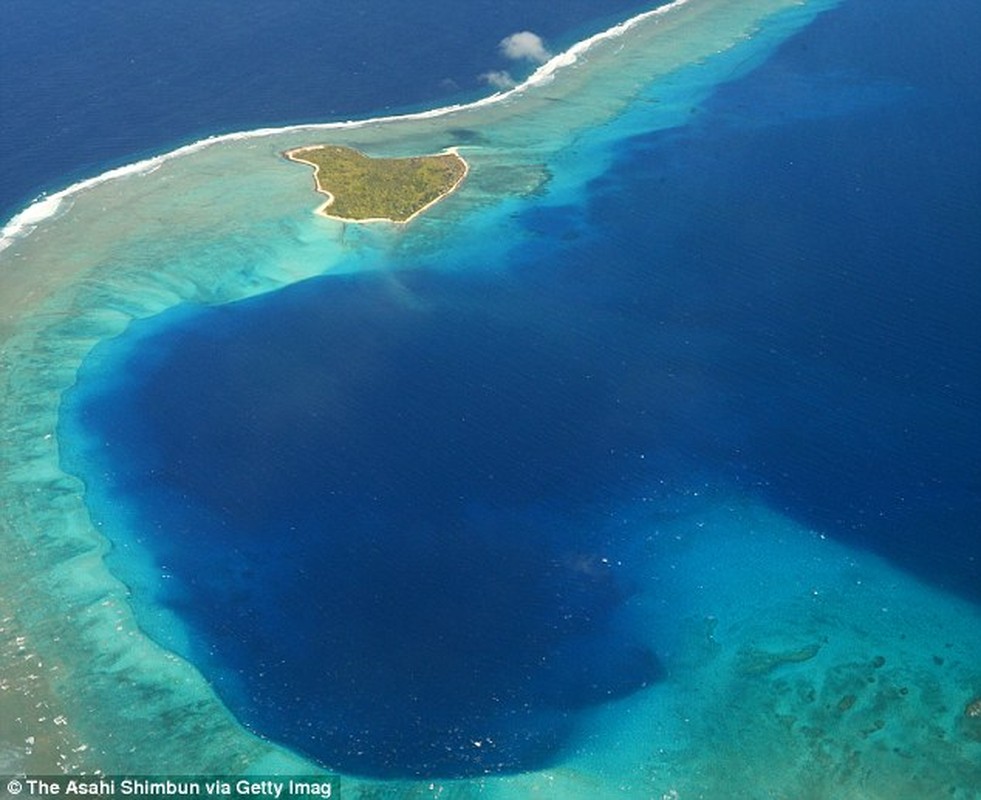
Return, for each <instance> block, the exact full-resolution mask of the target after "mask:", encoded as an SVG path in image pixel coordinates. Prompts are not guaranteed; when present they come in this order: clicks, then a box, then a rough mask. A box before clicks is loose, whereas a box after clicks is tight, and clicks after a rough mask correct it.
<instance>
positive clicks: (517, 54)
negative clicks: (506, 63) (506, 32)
mask: <svg viewBox="0 0 981 800" xmlns="http://www.w3.org/2000/svg"><path fill="white" fill-rule="evenodd" d="M499 47H500V49H501V53H503V54H504V55H505V56H506V57H507V58H510V59H513V60H515V61H519V60H521V59H526V60H528V61H534V62H535V63H536V64H544V63H545V62H546V61H548V60H549V59H550V58H551V57H552V54H551V53H549V52H548V49H547V48H546V47H545V42H543V41H542V37H541V36H539V35H538V34H537V33H532V32H531V31H520V32H518V33H512V34H511V35H510V36H507V37H505V38H504V39H502V40H501V44H500V45H499Z"/></svg>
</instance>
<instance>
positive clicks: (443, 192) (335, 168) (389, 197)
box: [284, 145, 468, 223]
mask: <svg viewBox="0 0 981 800" xmlns="http://www.w3.org/2000/svg"><path fill="white" fill-rule="evenodd" d="M284 155H285V156H286V157H287V158H289V159H290V160H292V161H299V162H301V163H303V164H309V165H310V166H312V167H313V169H314V180H315V181H316V185H317V191H318V192H321V193H322V194H325V195H327V202H326V203H324V204H323V205H322V206H321V207H320V208H319V209H318V211H319V212H320V213H321V214H324V215H325V216H328V217H331V218H334V219H341V220H345V221H353V222H370V221H376V220H387V221H390V222H399V223H406V222H409V221H410V220H412V219H413V218H414V217H416V216H418V215H419V214H421V213H422V212H423V211H425V210H426V209H427V208H429V207H430V206H432V205H433V204H434V203H437V202H439V201H440V200H442V199H443V198H444V197H446V196H447V195H448V194H450V193H451V192H452V191H454V190H455V189H456V188H457V187H458V186H459V185H460V184H461V183H462V182H463V179H464V178H465V177H466V175H467V170H468V165H467V162H466V161H464V160H463V158H461V157H460V155H459V153H457V152H456V150H453V149H450V150H447V151H446V152H444V153H440V154H437V155H426V156H415V157H412V158H372V157H370V156H367V155H365V154H364V153H361V152H359V151H358V150H355V149H353V148H351V147H342V146H339V145H315V146H312V147H301V148H297V149H294V150H288V151H287V152H286V153H285V154H284Z"/></svg>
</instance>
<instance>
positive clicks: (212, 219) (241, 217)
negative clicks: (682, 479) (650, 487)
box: [0, 0, 831, 797]
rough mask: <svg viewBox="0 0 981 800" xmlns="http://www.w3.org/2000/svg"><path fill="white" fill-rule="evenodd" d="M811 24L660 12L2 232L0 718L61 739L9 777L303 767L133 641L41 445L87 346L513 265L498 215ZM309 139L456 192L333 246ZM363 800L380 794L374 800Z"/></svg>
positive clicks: (107, 185)
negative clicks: (538, 60)
mask: <svg viewBox="0 0 981 800" xmlns="http://www.w3.org/2000/svg"><path fill="white" fill-rule="evenodd" d="M737 5H738V7H735V6H737ZM829 5H831V3H827V2H814V3H808V4H803V5H801V4H797V3H790V2H780V1H779V0H770V1H768V2H750V3H740V4H727V3H722V2H710V1H706V2H700V0H688V2H681V3H675V4H672V6H671V7H670V8H669V9H668V10H662V11H658V12H655V13H652V14H650V15H645V16H642V17H638V18H637V19H636V20H635V21H634V22H633V23H632V24H629V25H624V26H620V27H619V28H618V29H616V31H615V32H614V33H613V34H611V35H608V36H601V37H596V38H595V40H592V41H591V43H590V46H589V47H585V46H584V47H577V48H574V49H573V51H570V54H566V55H563V56H558V57H556V59H553V61H552V62H550V64H549V65H546V67H545V68H543V69H542V70H541V71H540V72H539V73H537V74H536V76H535V77H534V78H533V79H532V80H531V81H529V83H528V84H526V85H525V86H523V87H521V88H520V89H519V90H517V91H515V92H513V93H509V94H507V95H505V96H502V97H499V98H496V99H492V100H488V101H483V102H480V103H476V104H474V105H472V106H467V107H460V108H453V109H444V110H438V111H434V112H430V113H426V114H419V115H410V116H406V117H401V118H398V119H391V120H369V121H364V122H358V123H351V124H339V125H324V126H305V127H298V128H290V129H283V130H278V131H255V132H251V133H246V134H238V135H233V136H228V137H221V138H220V139H216V140H212V141H205V142H201V143H198V144H196V145H192V146H190V147H188V148H183V149H182V150H181V151H178V152H176V153H174V154H171V155H167V156H161V157H159V158H156V159H151V160H149V161H147V162H143V163H141V164H139V165H134V166H133V167H131V168H124V169H123V170H119V171H116V172H115V173H114V174H113V175H106V176H101V177H100V178H96V179H93V180H92V181H89V182H85V183H84V184H83V185H79V186H77V187H74V188H72V189H70V190H67V191H66V192H65V193H62V194H61V195H60V196H56V197H55V198H49V199H48V200H46V201H43V202H44V205H42V206H38V207H32V209H28V211H27V212H25V213H24V214H22V215H20V216H19V217H18V218H17V219H16V220H15V221H14V223H12V224H11V225H10V226H8V227H7V228H6V229H5V235H8V236H9V238H8V240H7V242H6V243H7V245H8V246H7V248H6V250H5V251H4V252H3V255H2V256H0V259H2V261H0V282H2V288H0V297H2V298H3V301H2V302H3V307H2V314H3V317H2V320H0V325H2V327H0V336H2V337H3V339H2V341H3V364H4V371H3V376H2V378H0V380H2V381H3V393H4V395H3V396H4V403H3V407H2V411H0V413H2V414H3V415H4V419H3V421H2V424H0V430H2V433H0V436H2V437H3V438H2V440H0V459H2V463H3V467H4V474H5V476H6V482H5V485H4V487H3V492H4V495H5V497H4V503H3V508H4V512H3V516H2V517H0V540H2V542H3V551H4V553H5V556H6V558H5V559H4V562H3V564H0V591H2V595H0V597H2V599H0V614H2V616H3V618H4V629H5V630H4V635H5V636H7V635H8V634H9V638H10V641H12V642H14V643H15V646H13V647H12V649H11V653H10V656H11V660H12V662H13V663H15V664H16V665H17V667H16V672H15V673H14V674H13V677H12V678H11V680H12V681H13V685H14V687H15V692H14V693H12V694H11V693H8V695H7V697H6V698H4V699H3V700H2V702H4V703H12V704H13V705H12V706H11V708H13V709H14V710H15V714H14V715H12V717H11V718H13V716H17V717H18V718H19V717H20V716H25V717H26V713H23V714H22V713H17V704H22V706H23V709H25V710H26V709H28V708H31V707H34V706H35V704H37V703H43V704H45V706H46V707H47V708H49V709H50V715H49V718H50V719H56V718H57V719H63V720H64V721H65V724H63V725H62V724H58V725H55V726H52V725H51V724H50V723H49V724H48V725H47V727H44V725H42V726H41V727H42V728H44V732H43V733H42V734H41V735H40V736H38V735H37V730H35V728H36V727H37V726H36V725H35V724H34V723H33V722H31V723H30V724H28V723H24V724H23V726H20V725H19V726H18V727H17V728H16V730H15V734H19V733H21V732H22V730H23V733H24V736H23V737H21V738H26V737H27V736H32V737H36V740H37V742H38V746H36V747H35V748H34V750H33V752H32V753H30V754H25V753H23V752H21V751H17V752H15V753H11V754H10V755H5V756H4V757H5V758H8V759H9V760H10V766H11V771H14V770H21V769H23V770H24V771H29V772H35V773H36V772H45V771H51V768H52V766H57V767H58V768H65V769H74V770H78V769H91V768H99V769H102V770H104V771H114V770H119V771H122V770H125V771H129V772H140V771H147V772H161V771H175V772H200V773H207V772H214V773H230V772H236V771H251V772H254V773H262V772H266V771H273V770H280V769H282V770H291V769H295V770H302V769H306V767H305V766H304V765H303V764H302V763H301V762H300V761H299V760H298V759H296V758H295V757H294V756H292V755H291V754H289V753H287V752H284V751H282V750H279V749H277V748H275V747H273V746H272V745H270V744H268V743H266V742H264V741H261V740H259V739H257V738H255V737H253V736H251V735H250V734H249V733H247V732H246V731H244V730H243V729H242V728H241V727H240V726H239V725H238V724H237V723H236V721H235V720H234V719H232V718H231V716H230V715H229V714H228V713H227V712H226V711H225V710H224V708H223V707H222V705H221V703H220V702H219V701H218V700H217V699H216V698H215V696H214V695H213V693H212V691H211V688H210V687H209V686H208V685H207V684H206V682H205V681H203V680H202V679H201V678H200V676H199V675H198V674H197V672H196V671H195V670H194V669H193V668H191V667H190V666H189V665H188V664H186V663H185V662H183V661H182V660H180V659H179V658H177V657H175V656H174V655H173V654H171V653H169V652H167V651H165V650H164V649H162V648H160V647H158V646H157V645H155V644H154V643H153V642H151V641H150V640H149V639H147V638H146V637H145V636H144V635H143V634H142V633H141V632H140V631H139V629H138V628H137V626H136V625H135V623H134V621H133V618H132V615H131V613H130V611H129V608H128V601H127V597H126V589H125V587H123V586H122V585H120V584H119V583H118V582H116V581H114V580H113V579H112V578H111V576H110V575H109V574H108V572H107V571H106V569H105V566H104V563H103V556H104V555H105V550H106V544H105V542H104V540H103V539H102V537H101V536H100V535H99V534H98V532H97V531H95V530H93V529H92V527H91V525H90V524H89V522H88V519H87V515H86V511H85V507H84V504H83V501H82V487H81V485H80V484H79V482H78V481H77V480H75V479H72V478H70V477H68V476H66V475H64V474H63V473H62V472H61V470H60V468H59V462H58V451H57V447H58V443H57V441H56V439H55V437H54V432H55V425H56V421H57V409H58V403H59V398H60V395H61V393H62V392H63V391H64V390H65V389H66V388H68V387H69V386H70V385H71V383H72V382H73V380H74V376H75V370H76V369H77V366H78V364H79V363H80V361H81V359H82V358H83V357H84V356H85V355H86V353H88V352H89V350H91V348H92V346H93V345H94V344H95V343H97V342H98V341H101V340H103V339H106V338H109V337H111V336H113V335H115V334H117V333H119V332H120V331H122V330H123V329H124V328H125V327H126V326H127V325H128V323H129V322H130V321H131V320H133V319H136V318H142V317H147V316H151V315H153V314H156V313H159V312H161V311H163V310H165V309H167V308H170V307H172V306H174V305H177V304H179V303H183V302H196V303H209V304H216V303H225V302H230V301H233V300H237V299H241V298H244V297H248V296H251V295H255V294H258V293H262V292H266V291H270V290H273V289H276V288H278V287H281V286H284V285H287V284H290V283H292V282H294V281H297V280H301V279H303V278H306V277H310V276H314V275H320V274H322V273H324V272H326V271H330V270H333V271H334V272H345V271H358V270H364V269H384V268H385V265H386V263H387V260H388V257H389V254H391V253H393V252H399V253H411V254H412V255H413V256H414V257H415V258H416V259H417V260H418V261H419V262H421V263H424V264H425V263H430V264H432V263H435V262H436V260H437V259H438V254H439V253H440V252H441V251H442V250H443V249H444V248H448V247H452V248H453V249H454V251H455V252H466V251H468V250H470V251H473V252H476V251H478V250H479V249H480V246H481V245H480V243H481V241H482V240H483V239H484V238H485V237H487V236H491V235H493V236H495V237H505V238H507V240H508V241H509V243H510V245H511V246H512V247H515V248H517V247H521V246H523V244H524V243H525V238H524V236H525V235H524V234H522V233H521V232H520V231H519V230H518V229H517V228H515V227H514V226H513V225H512V224H511V223H510V222H509V219H510V216H509V215H510V212H511V211H512V210H513V209H514V208H516V207H519V206H522V205H525V204H528V203H534V202H535V197H536V195H537V194H540V193H547V194H551V195H554V196H561V195H562V194H563V193H565V192H576V191H582V190H583V188H584V187H585V185H586V183H587V182H588V181H589V180H590V179H591V178H593V177H595V176H597V175H599V174H600V173H602V171H603V168H604V165H605V164H606V163H608V161H609V159H610V158H611V157H612V153H613V151H614V147H615V145H616V143H617V142H618V141H621V140H622V139H624V138H626V137H629V136H630V135H632V134H633V133H635V132H641V131H649V130H653V129H657V128H663V127H673V126H678V125H681V124H684V121H685V119H686V118H687V116H688V113H689V109H690V108H691V106H692V105H693V104H696V103H697V102H698V101H699V100H700V99H701V98H702V97H704V96H705V95H706V94H707V93H708V92H710V91H711V89H712V88H713V86H715V85H716V84H717V83H719V82H720V81H723V80H725V79H727V78H728V77H730V76H732V75H734V74H736V73H738V71H740V70H745V69H747V68H748V67H749V66H751V65H752V64H753V63H756V62H757V61H758V60H759V59H760V58H761V57H762V55H763V54H765V53H766V52H768V51H769V49H770V48H772V47H773V46H775V45H776V44H777V43H779V42H780V41H782V40H783V39H784V38H786V37H787V36H788V35H790V34H791V33H793V32H794V31H795V30H797V29H799V28H800V27H801V26H802V25H804V24H806V23H807V22H808V21H809V20H810V19H811V18H812V17H813V16H814V15H815V14H816V13H818V11H820V10H822V9H823V8H825V7H828V6H829ZM321 142H323V143H333V142H336V143H343V144H345V145H349V146H354V147H357V148H359V149H361V150H364V151H365V152H369V153H373V154H378V155H388V156H401V155H414V154H418V153H425V152H437V151H439V150H442V149H443V148H445V147H449V146H457V147H459V148H460V149H461V152H462V153H463V154H464V155H465V157H466V158H467V159H468V161H469V162H470V163H471V165H472V174H471V176H470V177H469V178H468V181H467V183H466V184H465V185H464V186H463V187H461V189H460V191H459V192H457V193H456V194H454V195H453V196H452V197H450V198H448V199H447V200H446V201H445V202H444V203H441V204H440V205H439V206H437V207H435V208H433V209H432V210H431V211H430V212H429V213H428V214H427V216H425V217H423V218H420V219H419V220H417V221H416V222H414V223H413V225H412V227H411V228H410V229H408V230H407V231H404V232H400V233H398V234H396V233H395V232H393V231H392V230H391V229H388V228H385V227H382V228H367V227H360V226H344V225H343V224H340V223H338V222H335V221H330V220H325V219H322V218H318V217H315V216H314V215H313V213H312V212H313V209H314V208H315V207H316V205H317V204H318V201H317V198H316V197H315V196H313V195H312V193H311V191H310V188H309V179H308V175H307V174H306V171H305V170H304V169H303V168H300V167H297V165H290V164H288V163H286V162H285V161H284V160H282V159H281V158H280V156H279V154H280V153H281V152H282V151H284V150H286V149H289V148H292V147H298V146H304V145H309V144H314V143H321ZM29 230H30V231H32V232H31V234H30V235H29V236H26V237H25V236H23V234H24V233H26V232H28V231H29ZM749 516H752V515H749ZM711 638H712V636H711V635H708V636H706V637H705V640H706V642H708V643H709V644H708V645H707V646H710V644H711ZM805 644H810V643H805ZM779 647H780V645H779V643H778V644H774V645H773V647H772V648H771V649H773V650H778V651H779ZM6 655H7V654H6V653H5V656H6ZM39 661H40V662H42V663H41V664H38V663H37V662H39ZM7 698H10V699H7ZM93 708H96V709H99V712H98V713H97V714H93V713H92V711H91V709H93ZM612 715H613V713H612V712H610V716H612ZM35 717H36V715H35V716H34V717H32V719H33V718H35ZM636 719H637V712H636V711H635V712H634V716H633V720H636ZM161 720H165V721H166V723H167V724H166V726H164V725H161ZM631 724H637V723H636V722H632V723H631ZM611 725H612V727H614V728H615V727H616V723H611ZM632 752H633V751H632ZM621 767H622V768H623V769H621ZM646 768H647V765H645V764H643V763H640V762H638V763H633V764H630V765H627V766H624V765H622V764H621V765H619V766H618V768H617V771H616V772H615V773H614V772H610V773H608V775H604V774H603V770H602V769H600V768H595V767H591V765H590V764H589V763H588V762H586V763H580V764H578V765H576V767H575V769H573V768H571V767H570V768H566V767H562V766H560V767H557V768H556V769H554V770H549V771H548V772H547V774H546V773H541V774H532V775H528V776H514V777H510V778H503V777H502V778H486V779H483V780H481V781H475V782H473V783H470V782H459V783H455V784H452V785H451V786H450V788H448V790H447V792H452V793H453V794H452V796H460V797H464V796H470V795H471V794H476V793H477V792H478V791H479V792H481V794H482V796H508V795H510V794H512V793H513V794H515V796H527V793H528V791H530V790H531V789H533V788H536V789H539V790H540V791H543V792H548V793H549V794H548V796H555V797H563V796H578V795H579V794H581V792H582V790H583V788H584V787H589V789H590V793H592V794H594V795H596V796H603V794H604V793H606V794H609V795H610V796H613V795H619V794H620V789H619V785H620V784H621V783H623V784H624V785H627V784H629V785H632V786H633V787H634V790H635V791H636V790H637V787H638V786H639V785H640V783H641V776H642V774H644V771H645V769H646ZM683 768H684V766H682V769H683ZM623 770H626V772H624V771H623ZM631 770H633V771H634V773H633V774H632V775H631V774H627V773H630V771H631ZM613 774H616V775H617V778H618V780H614V779H613V777H612V775H613ZM645 777H646V775H645ZM631 780H633V781H635V782H634V783H632V784H630V781H631ZM665 780H668V779H665ZM658 785H659V786H660V785H661V784H658ZM664 785H665V786H668V785H670V781H669V782H668V783H665V784H664ZM355 786H356V784H355V782H354V781H351V782H350V783H349V784H347V786H346V787H345V791H346V792H348V791H350V792H353V791H354V787H355ZM365 786H366V787H370V784H367V783H366V784H365ZM404 788H405V791H406V793H409V792H412V791H415V790H416V789H419V788H424V787H413V786H411V785H409V784H406V785H405V787H404ZM383 791H387V792H391V793H392V794H393V796H394V795H395V794H396V793H397V787H395V786H394V785H392V784H385V785H384V789H383ZM626 793H627V794H628V795H629V794H630V790H629V789H627V790H626ZM443 796H447V795H446V794H444V795H443Z"/></svg>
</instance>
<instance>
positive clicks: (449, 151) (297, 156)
mask: <svg viewBox="0 0 981 800" xmlns="http://www.w3.org/2000/svg"><path fill="white" fill-rule="evenodd" d="M319 147H320V145H308V146H305V147H294V148H292V149H290V150H286V151H284V152H283V156H284V157H286V158H288V159H289V160H290V161H295V162H296V163H298V164H306V165H307V166H309V167H313V182H314V186H315V188H316V191H317V192H319V193H320V194H322V195H324V196H326V198H327V200H326V201H325V202H324V203H322V204H321V205H319V206H318V207H317V208H316V209H315V211H314V213H316V214H319V215H320V216H322V217H326V218H327V219H332V220H336V221H337V222H355V223H361V224H365V223H370V222H388V223H391V224H393V225H408V224H409V223H410V222H412V220H414V219H415V218H416V217H418V216H419V215H420V214H423V213H425V212H426V211H427V210H428V209H430V208H432V207H433V206H434V205H436V204H437V203H439V202H442V201H443V200H445V199H446V198H447V197H449V196H450V195H451V194H453V193H454V192H455V191H456V190H457V189H459V188H460V186H461V185H463V182H464V180H466V177H467V175H468V174H470V163H469V162H468V161H467V160H466V159H465V158H464V157H463V156H461V155H460V148H459V147H447V148H446V149H445V150H442V151H440V152H439V153H428V154H426V155H423V156H416V158H435V157H437V156H443V155H452V156H456V158H457V160H459V162H460V163H461V164H462V165H463V174H462V175H460V177H459V178H457V179H456V181H455V182H454V183H453V185H452V186H451V187H450V188H449V189H447V190H446V191H445V192H443V193H441V194H440V195H439V196H438V197H435V198H433V199H432V200H430V201H429V202H428V203H426V204H425V205H424V206H422V207H421V208H419V209H417V210H416V211H414V212H413V213H412V214H410V215H409V216H408V217H406V218H405V219H392V218H391V217H365V218H362V219H356V218H354V217H341V216H338V215H336V214H330V213H328V211H327V209H328V208H330V206H332V205H333V204H334V202H335V200H336V199H337V198H336V197H334V195H333V193H331V192H330V191H329V190H328V189H326V188H325V187H324V185H323V184H322V183H321V182H320V165H319V164H317V163H316V162H313V161H307V160H306V159H304V158H303V157H302V154H303V153H305V152H307V151H308V150H316V149H318V148H319ZM352 149H353V148H352ZM356 152H358V153H360V152H361V151H360V150H358V151H356ZM361 155H364V153H361Z"/></svg>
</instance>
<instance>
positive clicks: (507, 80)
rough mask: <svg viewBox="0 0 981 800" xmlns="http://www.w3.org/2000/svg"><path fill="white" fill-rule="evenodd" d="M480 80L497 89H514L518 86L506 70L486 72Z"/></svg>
mask: <svg viewBox="0 0 981 800" xmlns="http://www.w3.org/2000/svg"><path fill="white" fill-rule="evenodd" d="M480 79H481V80H482V81H483V82H484V83H486V84H488V85H489V86H493V87H494V88H495V89H513V88H514V87H515V86H517V85H518V83H517V81H516V80H515V79H514V78H512V77H511V75H510V73H508V72H506V71H505V70H493V71H491V72H485V73H484V74H483V75H481V76H480Z"/></svg>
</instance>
